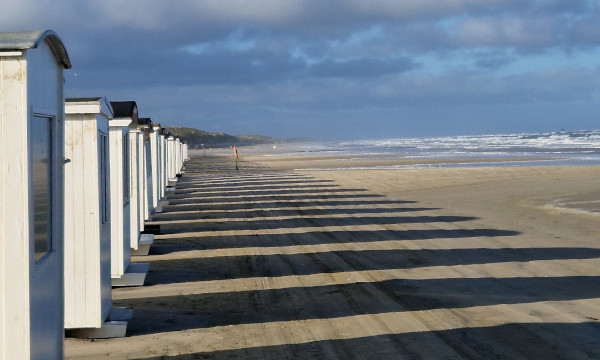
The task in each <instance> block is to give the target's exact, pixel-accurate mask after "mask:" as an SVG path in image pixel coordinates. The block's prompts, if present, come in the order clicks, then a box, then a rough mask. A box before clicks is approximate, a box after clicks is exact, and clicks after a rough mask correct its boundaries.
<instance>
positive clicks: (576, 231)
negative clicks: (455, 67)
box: [66, 155, 600, 359]
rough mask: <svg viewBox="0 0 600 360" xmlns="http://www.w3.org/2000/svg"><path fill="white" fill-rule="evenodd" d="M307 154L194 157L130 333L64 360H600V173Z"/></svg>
mask: <svg viewBox="0 0 600 360" xmlns="http://www.w3.org/2000/svg"><path fill="white" fill-rule="evenodd" d="M307 160H308V159H306V158H297V157H296V158H281V157H279V158H272V157H262V156H259V155H255V156H253V157H249V156H248V157H243V156H242V160H241V162H240V171H239V172H236V171H235V167H234V165H233V162H232V160H231V158H230V157H228V158H224V157H219V156H207V157H194V158H193V159H192V160H191V161H190V162H189V163H188V164H187V165H186V174H185V176H184V177H183V178H182V179H181V180H180V182H179V183H178V185H177V190H176V192H175V193H173V194H172V195H170V196H169V200H170V204H169V205H168V206H165V207H164V210H165V212H164V213H162V214H157V215H156V216H155V219H154V223H155V224H160V225H161V235H158V236H157V237H156V241H155V245H153V247H152V249H151V255H149V256H147V257H144V258H142V259H138V258H136V259H134V261H143V262H150V263H151V268H150V273H149V275H148V277H147V284H146V286H143V287H139V288H123V289H114V290H113V299H114V303H115V305H116V306H131V307H133V308H134V318H133V319H132V320H131V321H130V323H129V329H128V336H127V337H126V338H122V339H111V340H96V341H85V340H76V339H67V340H66V354H67V358H68V359H107V358H109V359H317V358H318V359H600V321H599V319H600V241H599V238H600V236H599V235H600V231H599V226H598V222H599V220H600V214H599V213H598V212H597V211H595V210H597V204H598V200H599V199H600V168H598V167H491V168H469V169H467V168H462V169H461V168H456V169H420V170H415V169H403V170H359V171H357V170H352V171H347V170H335V171H306V170H305V171H290V170H289V169H297V168H305V169H306V168H315V167H325V168H335V167H337V166H339V165H336V164H339V163H340V162H339V159H331V158H329V159H327V158H319V159H311V160H310V161H309V162H308V163H307ZM352 161H353V160H347V161H346V162H345V165H344V166H347V164H349V163H350V164H352ZM355 161H357V162H358V161H360V162H361V163H362V161H364V159H357V160H355ZM395 161H397V160H393V161H392V162H395ZM259 162H260V164H259ZM356 164H357V163H356ZM578 209H583V210H587V212H582V211H580V210H578Z"/></svg>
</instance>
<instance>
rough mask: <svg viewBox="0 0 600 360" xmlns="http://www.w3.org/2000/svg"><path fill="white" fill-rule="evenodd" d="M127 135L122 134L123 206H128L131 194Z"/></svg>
mask: <svg viewBox="0 0 600 360" xmlns="http://www.w3.org/2000/svg"><path fill="white" fill-rule="evenodd" d="M129 162H130V159H129V134H128V133H126V132H124V133H123V204H128V203H129V197H130V195H129V194H131V191H130V188H129V187H130V186H131V184H130V183H129V178H130V176H131V175H130V174H129Z"/></svg>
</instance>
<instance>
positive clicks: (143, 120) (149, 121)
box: [138, 118, 152, 127]
mask: <svg viewBox="0 0 600 360" xmlns="http://www.w3.org/2000/svg"><path fill="white" fill-rule="evenodd" d="M138 124H139V125H145V126H148V127H151V126H152V119H150V118H139V119H138Z"/></svg>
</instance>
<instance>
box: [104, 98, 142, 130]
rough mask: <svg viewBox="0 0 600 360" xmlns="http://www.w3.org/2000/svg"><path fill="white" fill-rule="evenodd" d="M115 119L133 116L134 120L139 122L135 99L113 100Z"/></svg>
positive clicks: (111, 103)
mask: <svg viewBox="0 0 600 360" xmlns="http://www.w3.org/2000/svg"><path fill="white" fill-rule="evenodd" d="M110 105H111V106H112V109H113V114H114V117H115V119H119V118H131V120H132V122H133V123H135V124H137V122H138V109H137V104H136V103H135V101H111V102H110Z"/></svg>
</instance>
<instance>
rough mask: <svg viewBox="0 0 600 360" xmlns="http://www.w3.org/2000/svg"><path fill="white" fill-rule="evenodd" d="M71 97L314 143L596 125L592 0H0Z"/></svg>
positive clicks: (4, 24) (599, 86)
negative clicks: (57, 63) (41, 37)
mask: <svg viewBox="0 0 600 360" xmlns="http://www.w3.org/2000/svg"><path fill="white" fill-rule="evenodd" d="M0 9H1V11H0V31H29V30H45V29H51V30H54V31H55V32H56V33H57V34H58V35H59V37H60V38H61V39H62V41H63V42H64V43H65V46H66V48H67V51H68V54H69V57H70V59H71V62H72V64H73V68H72V69H70V70H67V71H65V94H66V96H67V97H96V96H106V97H107V98H108V99H109V100H111V101H122V100H134V101H136V102H137V104H138V109H139V112H140V116H143V117H151V118H152V120H153V121H154V122H158V123H160V124H162V125H163V126H185V127H193V128H197V129H200V130H205V131H213V132H225V133H228V134H233V135H240V134H259V135H265V136H272V137H278V138H312V139H317V140H346V139H381V138H399V137H420V136H443V135H470V134H504V133H523V132H548V131H557V130H561V129H566V130H591V129H600V0H168V1H167V0H102V1H100V0H93V1H91V0H60V1H47V0H19V1H15V0H0Z"/></svg>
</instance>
